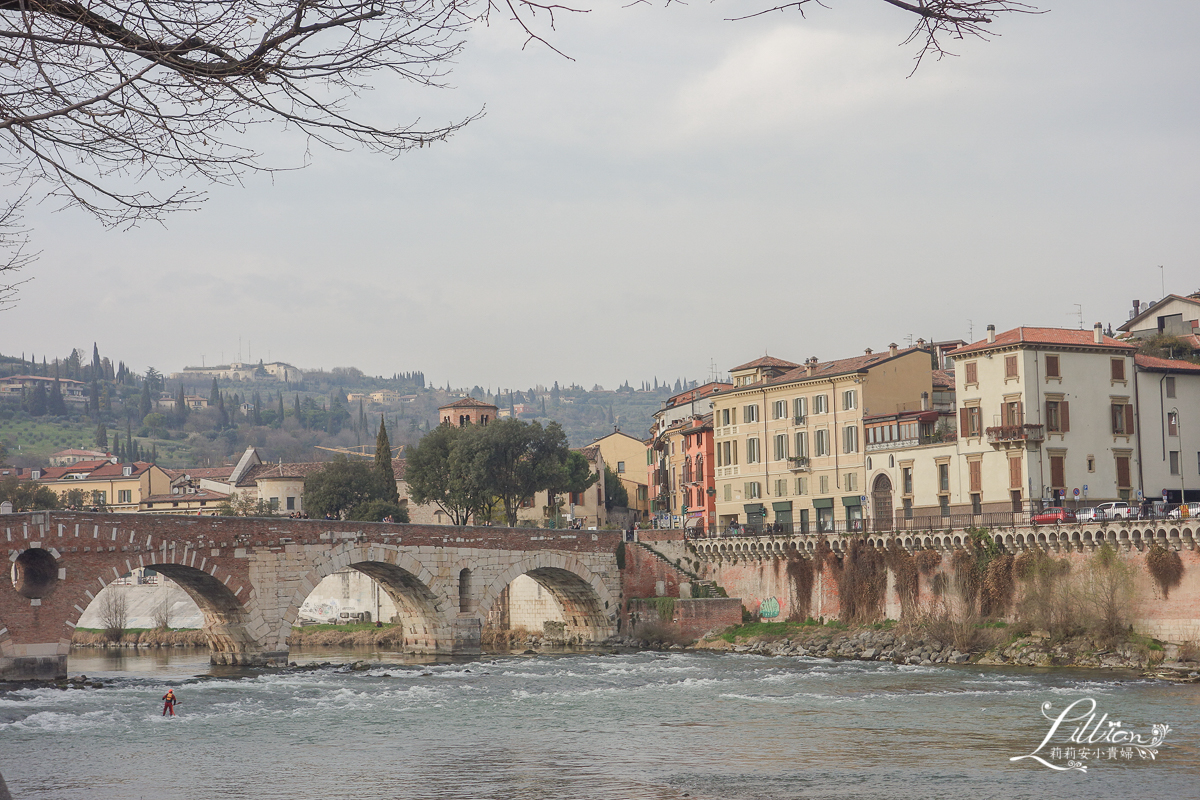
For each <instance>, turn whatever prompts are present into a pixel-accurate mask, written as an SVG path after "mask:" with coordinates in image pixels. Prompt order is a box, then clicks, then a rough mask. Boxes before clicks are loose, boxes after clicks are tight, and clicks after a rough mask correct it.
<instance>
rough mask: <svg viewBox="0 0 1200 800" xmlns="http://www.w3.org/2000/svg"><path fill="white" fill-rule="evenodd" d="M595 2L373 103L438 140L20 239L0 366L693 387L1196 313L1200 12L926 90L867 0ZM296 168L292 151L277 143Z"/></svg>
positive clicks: (1037, 29)
mask: <svg viewBox="0 0 1200 800" xmlns="http://www.w3.org/2000/svg"><path fill="white" fill-rule="evenodd" d="M830 5H831V8H830V9H822V8H816V7H814V8H813V9H812V10H811V11H810V12H809V13H808V15H807V19H802V18H801V17H800V16H799V15H798V14H795V13H784V14H774V15H771V16H767V17H762V18H757V19H753V20H749V21H742V22H726V21H723V18H724V17H728V16H733V15H734V13H735V12H737V11H738V10H744V9H747V8H750V7H751V6H749V5H747V0H728V2H716V3H713V4H709V3H703V2H698V3H696V4H694V5H690V6H680V5H676V4H672V5H671V6H670V7H668V8H663V7H661V4H659V6H657V7H656V6H651V5H638V6H633V7H630V8H620V7H619V5H618V4H615V3H606V4H605V5H598V6H596V7H595V10H593V11H592V12H591V13H589V14H585V15H577V16H574V17H571V16H568V17H567V18H563V19H560V25H559V29H558V31H557V33H556V34H555V37H554V42H555V44H556V45H557V46H559V47H560V48H561V49H563V50H564V51H565V52H567V53H568V54H569V55H571V56H573V57H574V59H575V60H574V61H568V60H565V59H563V58H562V57H560V56H558V55H555V54H554V53H552V52H550V51H548V50H547V49H545V48H539V47H536V46H531V47H529V48H526V49H525V50H522V49H521V38H520V37H519V36H518V35H517V32H516V31H515V30H513V29H512V28H511V26H509V25H504V24H498V23H496V22H494V23H493V26H492V27H491V28H488V29H480V30H477V31H475V32H474V33H473V34H472V36H471V40H470V42H469V45H468V47H467V49H466V51H465V52H464V54H463V57H462V58H461V59H460V61H459V63H458V64H457V66H456V69H455V72H454V74H453V76H452V78H451V81H452V83H453V84H454V88H453V89H451V90H444V91H430V90H422V91H417V90H413V89H408V88H404V87H397V86H383V87H380V88H379V90H378V91H376V92H374V93H371V94H368V95H366V96H365V97H364V98H363V103H362V105H361V107H360V108H359V109H358V113H359V114H360V115H361V116H368V117H369V118H370V119H371V120H372V121H374V122H378V123H381V124H386V123H391V122H405V121H411V120H414V119H416V118H418V117H419V118H421V119H422V121H423V122H424V123H426V124H429V125H433V124H442V123H445V122H447V121H450V120H453V119H458V118H461V117H464V116H467V115H469V114H471V113H474V112H476V111H478V110H480V109H481V108H483V107H484V106H486V116H484V117H483V118H482V119H480V120H479V121H477V122H475V123H473V124H471V125H470V126H468V127H467V129H466V130H465V131H463V132H462V133H460V134H459V135H457V136H456V137H454V138H453V139H451V140H450V141H449V142H447V143H445V144H439V145H437V146H434V147H431V148H426V149H424V150H420V151H415V152H412V153H409V154H406V155H404V156H401V157H400V158H398V159H396V160H394V161H389V160H387V159H386V158H381V157H378V156H372V155H369V154H366V153H336V152H329V151H323V150H317V151H315V152H314V161H313V164H312V166H310V167H308V168H307V169H304V170H299V171H294V172H288V173H284V174H278V175H276V176H274V178H270V177H266V176H251V177H250V178H249V179H247V181H246V185H245V186H244V187H215V188H214V189H213V190H212V191H211V192H210V195H209V200H208V202H207V204H206V205H205V207H204V208H203V209H201V210H200V211H197V212H193V213H183V214H177V215H175V216H173V217H171V218H170V219H169V221H168V226H167V227H166V228H161V227H157V226H153V225H150V226H145V227H142V228H140V229H137V230H133V231H111V230H105V229H104V228H102V227H101V226H99V225H98V224H97V223H95V222H93V221H92V220H91V219H90V218H88V217H87V216H86V215H84V214H83V213H81V212H79V211H77V210H67V211H62V212H58V213H51V211H52V209H51V207H50V206H47V205H43V206H41V207H38V208H35V209H33V210H32V212H31V213H29V214H27V222H29V223H31V224H32V225H33V226H34V228H35V237H36V244H37V246H38V247H39V248H40V249H41V250H42V257H41V259H40V261H39V262H38V263H37V264H36V265H35V266H33V267H31V268H30V269H29V270H28V273H29V275H32V276H34V277H35V278H36V280H34V281H33V282H31V283H29V284H28V285H26V286H25V287H24V288H23V289H22V291H21V299H20V302H19V303H18V304H17V306H16V307H15V308H14V309H12V310H9V311H5V312H0V328H2V329H3V330H4V335H3V343H4V345H3V351H4V352H5V353H20V352H21V351H24V352H26V353H28V352H30V351H33V352H35V353H36V354H37V355H38V357H39V358H40V356H41V355H42V354H43V353H49V354H50V355H51V356H53V355H55V354H60V355H65V354H66V353H68V352H69V351H70V348H72V347H83V348H85V349H86V350H90V348H91V345H92V342H93V341H97V342H98V343H99V347H100V350H101V353H102V354H105V355H110V356H113V357H115V358H122V359H124V360H125V361H126V362H127V364H129V366H130V367H131V368H133V369H136V370H144V369H145V368H146V367H147V366H154V367H156V368H158V369H159V370H161V371H163V372H171V371H174V370H177V369H179V368H181V367H183V366H185V365H191V364H199V363H200V362H201V359H202V358H203V359H204V361H205V362H206V363H207V364H209V365H212V364H215V363H218V362H220V361H222V360H224V361H229V360H232V359H234V358H236V357H237V356H238V350H239V338H240V341H241V356H242V357H243V358H244V359H245V358H253V359H254V360H256V361H257V360H258V359H259V358H264V359H267V358H269V359H274V360H282V361H288V362H290V363H293V364H295V365H297V366H300V367H303V368H317V367H323V368H326V369H329V368H332V367H335V366H350V365H354V366H358V367H359V368H361V369H363V370H364V371H366V372H368V373H371V374H387V375H390V374H391V373H393V372H401V371H408V370H417V369H419V370H423V371H424V372H425V373H426V375H427V376H428V378H429V380H430V381H432V382H434V383H437V384H441V385H445V384H446V382H447V381H449V382H450V383H452V384H453V385H455V386H468V387H469V386H471V385H474V384H479V385H481V386H484V387H492V388H495V387H499V386H503V387H510V388H513V387H515V388H524V387H528V386H531V385H534V384H536V383H545V384H549V383H551V382H553V381H555V380H558V381H559V382H561V383H571V382H579V383H583V384H586V385H587V386H588V387H589V388H590V386H591V385H592V384H593V383H601V384H603V385H605V386H606V387H608V388H614V387H615V386H616V385H618V384H620V383H622V382H623V381H625V380H629V381H630V382H632V383H633V384H634V385H635V386H636V385H637V383H638V382H640V381H641V380H649V379H651V378H652V377H653V376H658V377H659V379H660V380H661V379H670V380H674V379H675V378H676V377H689V378H696V379H703V378H705V377H707V375H708V373H709V370H710V365H711V364H715V365H716V367H717V369H718V371H720V372H724V371H726V370H728V368H729V367H731V366H734V365H736V364H738V363H741V362H744V361H748V360H750V359H753V358H755V357H757V356H759V355H762V354H763V353H764V352H769V353H771V354H772V355H777V356H780V357H783V358H788V359H791V360H793V361H800V360H802V359H803V358H806V357H808V356H811V355H816V356H819V357H820V358H822V359H832V358H839V357H845V356H850V355H854V354H857V353H861V352H862V350H863V349H864V348H866V347H873V348H875V349H876V350H878V349H880V348H882V347H885V346H886V345H887V344H888V343H889V342H898V343H901V344H905V343H907V341H908V337H909V336H911V337H912V338H914V339H915V338H917V337H924V338H926V339H929V338H934V339H949V338H964V339H967V338H970V334H971V333H972V326H973V333H974V338H976V339H978V338H982V336H983V335H984V329H985V327H986V325H987V324H988V323H994V324H995V325H996V326H997V327H998V328H999V329H1000V330H1004V329H1006V328H1010V327H1014V326H1016V325H1022V324H1025V325H1046V326H1063V327H1076V326H1078V325H1079V321H1080V319H1079V316H1078V313H1077V311H1078V309H1077V306H1076V304H1079V305H1080V306H1082V313H1083V322H1084V324H1085V325H1086V326H1087V327H1090V326H1091V325H1092V324H1093V323H1094V322H1097V321H1102V322H1104V323H1106V324H1107V323H1110V322H1111V323H1112V324H1113V325H1118V324H1120V323H1121V322H1122V321H1124V320H1125V319H1126V318H1127V317H1128V311H1127V309H1128V308H1129V306H1130V303H1131V301H1132V300H1133V299H1134V298H1138V299H1141V300H1148V299H1153V298H1157V297H1159V296H1160V295H1161V288H1160V286H1161V284H1160V270H1159V265H1163V267H1164V270H1163V274H1164V275H1165V281H1166V290H1167V292H1181V293H1183V292H1190V291H1195V290H1196V289H1200V260H1198V259H1197V248H1198V245H1200V242H1198V236H1200V221H1198V220H1197V219H1196V217H1197V208H1198V204H1197V199H1198V198H1197V194H1198V193H1200V175H1198V172H1200V170H1198V164H1200V147H1198V144H1200V141H1198V131H1200V126H1198V119H1197V117H1198V115H1200V102H1198V100H1200V93H1198V91H1197V89H1198V85H1200V48H1197V47H1196V44H1195V31H1196V30H1197V29H1198V28H1200V4H1198V3H1195V2H1185V1H1184V0H1165V1H1164V2H1157V3H1152V4H1144V5H1141V6H1138V7H1137V8H1136V9H1134V8H1132V7H1131V6H1130V5H1129V4H1128V3H1124V2H1116V0H1088V1H1087V2H1085V1H1084V0H1057V1H1056V2H1053V3H1051V4H1048V5H1046V6H1044V7H1045V8H1047V9H1048V11H1049V13H1046V14H1044V15H1040V16H1014V17H1009V18H1005V19H1001V20H999V21H998V22H997V23H996V24H995V25H994V27H995V28H996V30H997V31H998V32H1000V33H1001V34H1003V35H1002V36H1001V37H1000V38H998V39H995V40H994V41H991V42H989V43H981V42H975V41H967V42H963V43H961V44H960V46H959V47H958V50H957V51H958V52H959V53H960V57H958V58H950V59H945V60H943V61H941V62H932V61H930V62H927V63H925V64H924V65H923V66H922V67H921V68H920V69H919V70H918V71H917V73H916V74H915V75H914V76H912V77H909V72H910V70H911V67H912V60H911V59H912V56H913V55H914V52H915V50H914V48H913V47H912V46H911V45H910V46H907V47H906V46H902V45H901V42H902V41H903V39H904V38H905V36H906V35H907V33H908V30H909V28H910V27H911V22H912V20H911V19H910V15H908V14H905V13H903V12H900V11H898V10H895V9H893V8H891V7H889V6H887V5H885V4H884V3H882V2H875V1H874V0H835V1H834V2H831V3H830ZM269 144H270V146H271V147H272V148H273V149H275V150H276V151H277V152H278V157H277V158H275V159H274V161H275V163H281V164H290V163H295V162H296V160H297V157H296V153H297V152H298V148H300V147H301V146H302V142H299V141H297V140H296V139H295V138H292V137H291V136H289V135H288V134H284V133H279V134H278V138H272V140H271V141H270V142H269Z"/></svg>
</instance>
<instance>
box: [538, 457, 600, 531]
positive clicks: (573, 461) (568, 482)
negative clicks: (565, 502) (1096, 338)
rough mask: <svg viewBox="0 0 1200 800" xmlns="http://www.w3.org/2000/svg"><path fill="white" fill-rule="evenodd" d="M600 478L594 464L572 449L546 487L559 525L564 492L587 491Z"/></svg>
mask: <svg viewBox="0 0 1200 800" xmlns="http://www.w3.org/2000/svg"><path fill="white" fill-rule="evenodd" d="M598 480H600V476H599V475H597V474H596V473H595V472H593V471H592V465H591V463H590V462H589V461H588V460H587V458H586V457H585V456H584V455H583V453H581V452H579V451H578V450H571V451H569V452H568V453H567V456H566V458H565V459H564V460H563V468H562V470H561V471H560V472H559V473H558V474H557V475H556V476H554V480H553V481H552V482H551V483H550V485H549V486H547V487H546V501H547V504H548V505H549V506H550V513H551V514H553V515H554V519H555V523H556V525H557V521H558V517H559V514H560V512H561V509H562V500H561V498H562V496H563V495H564V494H578V493H580V492H584V491H587V489H588V487H590V486H591V485H592V484H594V483H595V482H596V481H598Z"/></svg>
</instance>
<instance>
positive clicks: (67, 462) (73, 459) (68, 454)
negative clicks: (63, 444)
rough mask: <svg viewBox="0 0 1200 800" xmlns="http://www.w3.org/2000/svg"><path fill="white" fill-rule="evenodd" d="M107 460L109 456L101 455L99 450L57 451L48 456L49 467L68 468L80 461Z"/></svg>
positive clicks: (106, 454)
mask: <svg viewBox="0 0 1200 800" xmlns="http://www.w3.org/2000/svg"><path fill="white" fill-rule="evenodd" d="M109 458H111V456H110V455H109V454H108V453H102V452H100V451H99V450H59V451H58V452H57V453H55V454H54V455H52V456H50V466H52V467H69V466H71V465H72V464H78V463H79V462H80V461H96V460H100V459H103V460H108V459H109Z"/></svg>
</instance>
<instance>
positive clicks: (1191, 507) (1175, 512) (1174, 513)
mask: <svg viewBox="0 0 1200 800" xmlns="http://www.w3.org/2000/svg"><path fill="white" fill-rule="evenodd" d="M1187 510H1188V516H1189V517H1191V518H1192V519H1198V518H1200V503H1188V504H1187ZM1167 517H1168V518H1169V519H1182V518H1183V506H1175V507H1174V508H1172V509H1171V510H1170V511H1169V512H1167Z"/></svg>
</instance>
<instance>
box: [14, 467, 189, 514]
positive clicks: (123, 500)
mask: <svg viewBox="0 0 1200 800" xmlns="http://www.w3.org/2000/svg"><path fill="white" fill-rule="evenodd" d="M28 479H29V480H35V481H39V482H40V483H41V484H42V485H44V486H47V487H48V488H50V489H52V490H53V491H54V492H55V493H57V494H58V496H59V497H61V498H64V499H65V498H66V497H67V496H68V494H69V493H71V492H72V491H75V490H79V491H81V492H83V498H84V500H83V502H84V504H85V505H96V506H104V507H106V508H107V510H108V511H112V512H116V513H132V512H136V511H138V509H139V507H140V505H141V503H142V500H143V499H144V498H146V497H150V496H151V495H155V494H166V493H169V492H170V489H171V476H170V475H168V474H167V473H166V472H165V471H164V470H163V469H162V468H161V467H159V466H158V465H157V464H150V463H148V462H146V461H136V462H133V463H127V464H120V463H117V462H116V460H115V459H112V460H109V459H107V458H100V459H95V460H93V461H79V462H76V463H74V464H71V465H69V466H65V467H47V468H46V469H44V470H39V469H33V470H29V471H28Z"/></svg>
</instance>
